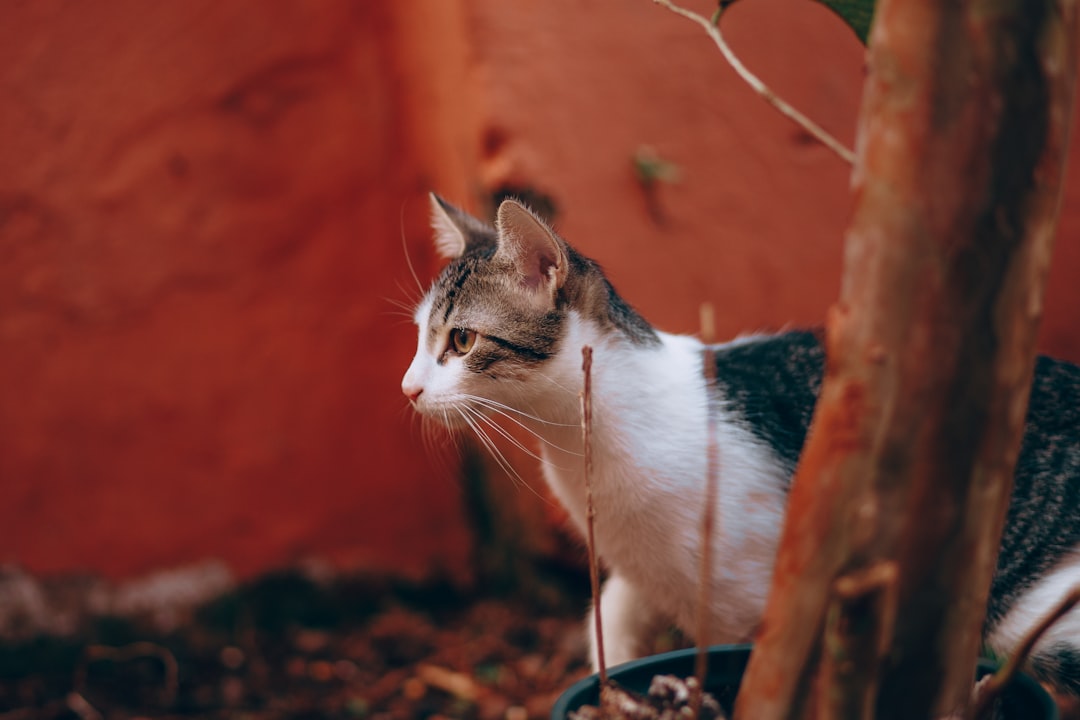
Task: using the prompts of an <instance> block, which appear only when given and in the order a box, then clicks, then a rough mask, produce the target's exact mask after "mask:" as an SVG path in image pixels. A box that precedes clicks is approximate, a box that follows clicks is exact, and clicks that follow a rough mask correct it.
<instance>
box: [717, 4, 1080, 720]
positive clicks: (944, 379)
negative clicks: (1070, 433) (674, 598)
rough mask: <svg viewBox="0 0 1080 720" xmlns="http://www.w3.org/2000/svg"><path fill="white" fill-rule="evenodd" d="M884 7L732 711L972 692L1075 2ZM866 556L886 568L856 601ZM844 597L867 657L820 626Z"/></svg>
mask: <svg viewBox="0 0 1080 720" xmlns="http://www.w3.org/2000/svg"><path fill="white" fill-rule="evenodd" d="M876 12H877V14H876V17H875V21H874V27H873V29H872V31H871V36H870V46H869V48H870V49H869V68H868V72H869V74H868V78H867V82H866V88H865V93H864V99H863V107H862V113H861V117H860V123H859V131H858V138H859V139H858V148H857V149H858V160H857V163H856V168H855V172H854V177H853V187H854V192H855V194H856V201H857V202H856V210H855V214H854V217H853V219H852V222H851V226H850V228H849V230H848V235H847V246H846V255H845V274H844V281H843V287H842V290H841V297H840V300H839V302H838V303H837V304H836V305H835V306H834V308H833V309H832V311H831V312H830V316H829V318H828V320H827V327H826V336H827V339H826V350H827V355H828V362H827V368H826V376H825V381H824V385H823V388H822V392H821V397H820V398H819V401H818V406H817V410H816V415H815V420H814V425H813V428H812V429H811V433H810V437H809V439H808V442H807V446H806V448H805V449H804V453H803V457H802V459H801V462H800V466H799V470H798V473H797V476H796V479H795V483H794V487H793V489H792V492H791V496H790V499H789V506H788V516H787V521H786V524H785V527H784V532H783V536H782V539H781V546H780V551H779V557H778V560H777V565H776V571H775V574H774V578H773V586H772V592H771V594H770V597H769V602H768V607H767V609H766V613H765V618H764V620H763V624H762V628H761V630H760V632H759V636H758V638H757V646H756V648H755V650H754V654H753V656H752V658H751V661H750V665H749V667H748V669H747V673H746V676H745V678H744V681H743V686H742V689H741V691H740V694H739V698H738V706H737V711H736V717H737V718H745V719H746V720H772V719H777V720H778V719H780V718H805V717H813V716H815V713H818V714H821V715H832V716H835V717H864V716H871V713H875V710H876V714H873V715H872V716H873V717H877V718H882V719H884V718H905V719H907V720H910V719H911V718H927V717H937V716H941V715H944V714H945V713H946V712H947V711H952V710H955V709H957V708H959V707H961V706H963V705H965V704H966V702H967V700H968V696H969V694H970V690H971V680H972V673H973V668H974V665H975V660H976V657H977V653H978V650H979V645H980V636H981V628H982V623H983V616H984V611H985V604H986V598H987V594H988V592H989V587H990V581H991V578H992V575H993V572H994V568H995V563H996V558H997V548H998V543H999V541H1000V536H1001V529H1002V523H1003V521H1004V517H1005V512H1006V509H1007V506H1008V501H1009V496H1010V492H1011V488H1012V472H1013V466H1014V463H1015V460H1016V456H1017V452H1018V449H1019V445H1020V439H1021V436H1022V433H1023V423H1024V416H1025V412H1026V408H1027V400H1028V394H1029V391H1030V383H1031V374H1032V368H1033V364H1034V354H1035V338H1036V330H1037V326H1038V321H1039V318H1040V315H1041V310H1042V298H1043V289H1044V285H1045V278H1046V274H1047V269H1048V266H1049V262H1050V253H1051V247H1052V242H1053V235H1054V227H1055V221H1056V215H1057V207H1058V203H1059V198H1060V189H1061V180H1062V170H1063V162H1064V158H1065V147H1066V142H1067V135H1068V127H1069V115H1070V110H1071V105H1072V91H1073V84H1074V83H1073V81H1074V74H1075V45H1076V29H1077V28H1076V10H1075V3H1074V1H1073V0H1003V1H1000V2H989V1H986V2H944V3H943V2H931V1H929V0H880V2H879V3H878V7H877V11H876ZM866 577H875V578H877V579H878V580H876V581H875V582H874V583H873V584H872V586H869V587H867V588H866V589H865V592H866V595H867V598H868V600H867V601H866V602H858V601H857V600H858V593H859V587H860V582H862V579H863V578H866ZM838 584H839V585H838ZM838 588H841V589H842V591H841V592H840V593H839V594H838V592H837V590H838ZM853 593H854V594H853ZM830 608H831V609H830ZM851 608H858V610H857V612H859V613H863V614H865V613H866V612H870V613H871V615H872V616H871V617H870V618H869V621H867V622H865V623H864V624H865V627H867V628H868V630H866V632H870V633H872V634H873V638H872V642H869V643H868V642H867V641H866V638H865V637H863V638H861V639H858V638H856V641H855V642H856V647H857V650H858V653H859V656H860V657H863V658H866V657H867V656H868V655H869V659H868V660H864V661H863V664H862V665H860V666H858V667H853V666H852V665H851V663H850V662H848V661H846V660H845V658H844V657H843V656H842V651H844V650H845V648H844V647H843V646H837V645H836V643H834V642H823V636H824V632H825V628H826V624H827V622H826V618H827V616H828V617H829V618H830V620H829V623H830V626H831V627H834V628H835V622H840V623H845V622H846V623H850V622H854V621H855V620H857V618H855V620H853V619H852V618H851V617H848V616H846V615H845V614H844V613H846V612H848V611H849V610H850V609H851ZM856 634H857V633H856ZM851 636H852V633H851V631H850V628H848V630H847V631H845V630H844V629H843V628H841V630H840V631H838V632H835V633H830V637H835V638H844V637H848V638H850V637H851ZM838 693H839V694H849V693H855V694H857V695H859V696H860V697H868V698H870V700H869V702H861V701H857V702H839V703H837V702H833V701H831V700H830V698H833V699H835V696H836V695H837V694H838ZM837 708H841V710H837ZM819 711H820V712H819Z"/></svg>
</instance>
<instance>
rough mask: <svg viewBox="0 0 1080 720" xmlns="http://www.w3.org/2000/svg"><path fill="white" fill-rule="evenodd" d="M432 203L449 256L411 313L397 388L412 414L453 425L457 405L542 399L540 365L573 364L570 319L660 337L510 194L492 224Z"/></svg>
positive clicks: (608, 331)
mask: <svg viewBox="0 0 1080 720" xmlns="http://www.w3.org/2000/svg"><path fill="white" fill-rule="evenodd" d="M431 206H432V225H433V228H434V230H435V246H436V249H437V250H438V252H439V254H440V255H441V256H443V257H444V258H447V259H449V260H450V262H449V264H448V265H447V266H446V267H445V268H444V269H443V271H442V273H441V274H440V275H439V277H438V279H436V281H435V283H434V284H433V286H432V287H431V289H430V290H429V291H428V292H427V294H426V295H425V296H424V298H423V299H422V300H421V301H420V304H419V306H418V307H417V309H416V312H415V315H414V320H415V322H416V325H417V327H418V330H419V333H418V339H417V349H416V355H415V356H414V357H413V360H412V363H411V364H410V366H409V369H408V371H407V372H406V373H405V377H404V379H403V380H402V383H401V389H402V392H404V393H405V395H406V396H407V397H408V398H409V399H410V400H411V401H412V404H413V406H414V407H415V408H416V409H417V410H419V411H420V412H422V413H424V414H426V415H431V416H434V417H436V418H439V419H440V420H442V421H443V422H444V423H446V424H448V425H452V426H454V425H458V424H459V422H458V421H459V420H460V419H464V418H461V417H460V415H461V412H460V410H459V408H461V407H462V406H464V405H468V406H472V407H474V408H476V407H480V406H484V405H485V403H492V402H493V403H499V404H501V405H503V406H510V407H512V408H515V409H519V410H527V409H535V408H538V407H540V406H542V405H543V404H544V398H545V396H546V395H548V394H550V393H551V392H552V388H553V387H554V385H553V384H552V382H545V381H544V380H543V378H542V377H541V376H544V377H547V378H548V379H549V380H551V379H552V378H551V377H550V375H549V374H548V375H545V369H548V368H550V367H551V366H552V364H553V363H554V362H555V360H556V359H557V358H558V357H559V355H560V353H565V352H570V353H573V354H574V356H576V357H577V358H578V360H577V361H576V362H578V364H580V354H579V353H580V347H574V348H566V347H565V345H566V342H564V341H565V340H566V337H567V334H568V328H569V326H570V324H571V323H575V322H583V323H585V324H587V325H588V326H589V328H590V332H591V333H597V334H600V335H604V336H608V337H611V336H618V338H620V340H622V341H625V342H629V343H633V344H636V345H641V346H650V345H655V344H657V343H658V342H659V340H658V338H657V335H656V332H655V331H654V330H653V328H652V327H651V326H650V325H649V324H648V323H647V322H645V320H643V319H642V318H641V317H640V316H639V315H638V314H637V313H636V312H634V310H633V309H632V308H630V306H629V305H627V304H626V303H625V302H623V300H622V299H621V298H620V297H619V296H618V295H617V294H616V293H615V290H614V289H613V288H612V287H611V285H610V283H608V281H607V279H606V278H605V277H604V275H603V272H602V271H601V270H600V267H599V266H598V265H597V264H596V263H594V262H593V261H591V260H589V259H587V258H585V257H584V256H582V255H581V254H579V253H577V252H576V251H575V250H574V249H573V248H571V247H570V246H569V245H568V244H567V243H566V242H565V241H563V240H562V239H561V238H559V237H558V236H557V235H556V234H555V232H554V231H553V230H552V229H551V228H550V227H548V226H547V225H546V224H545V223H544V222H543V221H542V220H541V219H540V218H538V217H537V216H536V215H535V214H534V213H532V212H531V211H530V210H529V209H528V208H526V207H525V206H524V205H522V204H521V203H519V202H517V201H516V200H505V201H503V203H502V204H501V205H500V206H499V209H498V213H497V216H496V223H495V227H491V226H489V225H487V224H486V223H483V222H482V221H480V220H478V219H476V218H474V217H472V216H470V215H468V214H467V213H465V212H464V211H462V210H460V209H458V208H456V207H454V206H453V205H450V204H449V203H447V202H445V201H444V200H442V199H441V198H439V197H437V196H435V195H432V196H431ZM574 400H575V402H576V398H574ZM487 407H488V408H489V409H490V407H491V406H490V405H487Z"/></svg>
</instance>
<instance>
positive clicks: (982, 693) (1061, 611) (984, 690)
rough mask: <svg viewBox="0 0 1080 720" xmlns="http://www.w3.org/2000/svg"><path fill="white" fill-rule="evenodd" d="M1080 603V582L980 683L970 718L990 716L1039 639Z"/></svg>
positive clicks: (977, 719)
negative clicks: (1000, 664) (1002, 662)
mask: <svg viewBox="0 0 1080 720" xmlns="http://www.w3.org/2000/svg"><path fill="white" fill-rule="evenodd" d="M1077 603H1080V586H1077V587H1074V588H1073V589H1072V590H1071V591H1070V592H1069V594H1068V595H1066V596H1065V597H1064V598H1062V599H1061V602H1059V603H1058V604H1057V606H1056V607H1055V608H1054V609H1053V610H1051V611H1050V612H1049V613H1047V615H1046V617H1044V618H1043V619H1042V620H1040V621H1039V622H1038V624H1036V625H1035V626H1034V627H1033V628H1031V629H1030V630H1028V634H1027V635H1025V636H1024V639H1023V640H1021V641H1020V644H1019V645H1017V646H1016V648H1015V649H1014V650H1013V652H1012V655H1010V656H1009V659H1008V660H1007V661H1005V664H1004V665H1002V666H1001V667H1000V668H998V670H997V672H995V673H994V674H993V675H991V676H990V677H989V678H988V679H986V680H985V681H983V682H980V683H979V685H978V686H977V687H976V692H975V697H973V698H972V703H971V707H970V712H969V713H968V716H967V717H968V718H972V719H974V720H981V718H984V717H990V715H989V710H990V708H991V707H992V706H993V704H994V700H995V699H996V698H997V697H998V695H1000V694H1001V692H1002V691H1003V690H1004V689H1005V688H1006V686H1008V684H1009V683H1010V682H1012V679H1013V677H1015V675H1016V673H1017V672H1019V671H1020V667H1021V666H1022V665H1023V664H1024V663H1025V662H1027V659H1028V656H1029V655H1030V654H1031V651H1032V649H1033V648H1034V647H1035V643H1037V642H1039V638H1041V637H1042V636H1043V634H1044V633H1045V632H1046V631H1047V630H1049V629H1050V626H1051V625H1053V624H1054V623H1056V622H1057V621H1058V620H1060V619H1061V618H1062V616H1064V615H1065V613H1067V612H1069V611H1070V610H1072V609H1073V607H1075V606H1076V604H1077Z"/></svg>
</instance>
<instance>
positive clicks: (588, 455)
mask: <svg viewBox="0 0 1080 720" xmlns="http://www.w3.org/2000/svg"><path fill="white" fill-rule="evenodd" d="M592 353H593V351H592V348H591V347H590V346H588V345H586V346H584V347H583V348H581V371H582V372H583V373H584V374H585V385H584V387H583V388H582V391H581V435H582V440H583V443H584V447H583V452H584V454H585V526H586V533H585V542H586V544H587V546H588V551H589V580H590V582H591V584H592V597H593V621H594V623H595V625H596V664H597V671H598V672H599V673H600V688H601V691H602V690H603V688H604V687H606V686H607V664H606V662H605V661H604V624H603V622H601V618H600V568H599V566H598V564H597V560H596V540H595V538H594V535H593V520H594V518H595V517H596V507H595V506H594V505H593V496H592V474H593V466H592Z"/></svg>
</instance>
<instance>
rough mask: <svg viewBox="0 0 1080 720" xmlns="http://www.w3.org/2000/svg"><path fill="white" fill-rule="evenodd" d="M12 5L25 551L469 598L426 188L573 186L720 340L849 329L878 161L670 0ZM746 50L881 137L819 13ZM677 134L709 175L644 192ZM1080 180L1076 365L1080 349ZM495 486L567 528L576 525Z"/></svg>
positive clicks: (748, 22) (14, 398)
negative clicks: (433, 319)
mask: <svg viewBox="0 0 1080 720" xmlns="http://www.w3.org/2000/svg"><path fill="white" fill-rule="evenodd" d="M699 5H700V7H699V9H701V10H702V11H704V12H708V11H709V8H710V7H711V5H712V4H711V3H706V2H702V3H699ZM2 14H3V22H0V91H2V93H3V97H4V99H5V110H4V112H3V113H0V134H2V136H3V137H4V142H3V144H2V145H0V528H3V530H0V561H14V562H19V563H22V564H24V565H26V566H28V567H29V568H31V569H33V570H38V571H46V572H60V571H70V570H76V569H90V570H96V571H101V572H105V573H107V574H110V575H114V576H123V575H131V574H135V573H139V572H142V571H145V570H148V569H151V568H155V567H162V566H169V565H174V564H178V563H183V562H188V561H192V560H199V559H202V558H205V557H221V558H223V559H225V560H226V561H228V562H229V563H230V564H232V565H233V566H234V567H235V568H236V569H237V570H238V571H239V572H240V573H241V574H249V573H252V572H256V571H259V570H263V569H267V568H272V567H275V566H280V565H283V564H287V563H291V562H294V561H296V560H298V559H301V558H306V557H312V556H316V557H322V558H328V559H330V560H332V561H334V562H335V563H337V564H339V565H342V566H345V567H361V568H372V569H382V570H393V571H398V572H404V573H406V574H410V575H422V574H430V573H432V572H436V571H442V570H445V571H448V572H450V573H451V574H454V575H457V576H467V575H468V574H469V562H470V553H471V547H472V537H471V531H470V528H469V527H468V525H467V520H466V513H465V512H464V510H463V509H462V501H461V497H460V494H461V493H460V490H461V486H460V483H459V481H458V480H457V479H456V477H455V475H456V471H455V467H454V465H453V463H452V462H450V463H447V462H446V458H445V456H439V455H434V454H429V453H427V452H425V450H424V449H423V447H422V444H421V442H420V437H419V432H418V428H417V425H416V423H415V422H414V421H413V419H412V418H411V417H410V415H409V413H408V412H407V410H406V406H405V402H404V401H403V399H402V398H401V397H400V395H399V391H398V383H399V380H400V375H401V373H402V372H403V371H404V368H405V366H406V365H407V363H408V359H409V357H410V356H411V354H412V348H413V346H414V339H413V337H412V333H411V330H410V328H409V327H408V325H407V323H402V322H399V321H400V318H399V317H398V316H395V315H394V314H393V313H394V312H395V310H396V309H395V308H394V306H393V304H392V303H391V300H407V299H409V298H411V297H414V296H415V286H414V285H413V281H412V279H411V277H410V274H409V270H408V268H407V266H406V263H405V253H404V249H403V241H404V242H405V243H407V244H408V246H409V254H410V256H411V257H412V260H413V262H414V264H415V265H416V267H417V271H418V274H419V275H420V276H421V278H422V279H424V280H426V279H427V278H429V277H431V275H432V274H433V273H434V272H436V270H437V262H436V261H435V259H434V257H433V254H432V252H431V250H430V247H429V240H428V234H427V231H426V229H425V222H426V219H425V216H426V206H425V203H424V199H423V193H424V192H425V191H426V190H428V189H437V190H439V191H440V192H441V193H443V194H444V195H445V196H447V197H448V198H450V199H451V200H454V201H456V202H458V203H460V204H463V205H466V206H468V207H470V208H472V209H474V210H476V211H477V212H482V211H483V210H484V209H485V208H487V207H489V205H490V200H491V197H492V194H493V193H495V192H496V191H497V190H499V189H500V188H518V189H529V190H532V191H534V192H537V193H540V194H542V195H544V196H546V197H548V198H550V200H551V201H552V202H553V203H554V207H555V211H556V213H555V224H556V226H557V228H558V229H559V230H560V231H561V232H562V233H563V234H564V236H565V237H567V238H568V239H569V240H570V241H571V242H573V243H574V244H575V245H577V246H578V247H579V248H581V249H582V250H583V251H585V252H586V253H588V254H590V255H592V256H594V257H596V258H597V259H598V260H600V261H601V262H602V263H603V264H604V265H605V267H606V268H607V269H608V272H609V274H610V276H611V277H612V279H613V281H614V282H615V284H616V286H617V287H619V289H620V290H621V291H622V293H623V294H624V295H625V296H626V297H627V298H628V299H629V300H630V301H631V302H633V303H634V304H635V305H637V306H638V307H639V308H640V309H641V310H642V311H643V312H644V314H645V315H646V316H647V317H649V318H650V319H652V320H653V321H654V322H655V323H656V324H658V325H659V326H661V327H663V328H665V329H669V330H676V331H693V330H694V329H695V328H696V324H697V308H698V305H699V303H700V302H702V301H704V300H710V301H712V302H713V303H714V304H715V305H716V307H717V309H718V315H719V317H718V324H719V328H718V329H719V331H720V333H721V334H722V335H732V334H735V333H737V332H739V331H744V330H754V329H760V328H777V327H781V326H784V325H789V324H795V325H801V324H817V323H820V322H821V320H822V317H823V314H824V311H825V309H826V308H827V307H828V305H829V303H830V302H831V301H832V300H833V298H834V297H835V296H836V294H837V292H838V285H839V277H840V269H841V248H842V239H843V232H844V227H845V224H846V220H847V213H848V211H849V199H848V193H847V182H848V174H849V171H848V168H846V167H845V166H844V165H843V164H842V163H841V162H840V161H839V160H837V159H836V158H835V157H834V156H833V155H832V154H830V153H829V152H828V151H827V150H825V149H824V148H822V147H820V146H819V145H817V144H816V143H814V142H812V141H811V140H809V138H808V137H807V136H806V135H805V134H804V133H802V132H801V131H799V130H797V129H795V127H794V126H793V125H791V124H790V123H789V122H788V121H787V120H785V119H784V118H782V117H780V116H778V115H777V114H776V113H775V112H774V111H772V110H771V109H770V108H768V107H767V106H765V105H764V104H763V103H762V102H761V101H760V100H758V99H757V98H756V97H755V96H753V94H752V93H751V92H750V91H749V90H748V89H747V88H746V87H745V85H743V84H742V82H741V81H740V80H738V79H737V78H736V77H735V75H734V74H733V72H732V71H731V70H730V69H728V68H727V67H726V66H725V65H724V63H723V61H722V60H721V58H720V57H719V55H718V53H717V51H716V49H715V48H714V47H713V46H712V44H711V43H710V42H709V40H708V39H707V38H706V37H705V36H704V35H703V34H702V32H701V31H700V29H699V28H697V27H696V26H694V25H692V24H690V23H688V22H687V21H685V20H683V19H681V18H678V17H675V16H672V15H670V14H669V13H667V12H666V11H664V10H663V9H661V8H659V7H657V6H655V5H654V4H653V3H651V2H649V1H648V0H629V1H628V0H608V1H607V2H598V3H581V2H578V1H572V0H550V1H549V2H544V3H506V2H501V1H500V0H450V1H447V0H402V1H401V2H395V3H351V2H346V1H345V0H339V1H336V2H325V3H305V2H301V1H299V0H291V1H286V0H272V1H270V2H265V3H251V4H243V5H241V4H224V5H222V4H220V3H212V2H198V3H196V2H179V1H173V2H163V3H155V4H152V5H147V4H144V3H137V2H133V1H132V2H121V1H120V0H113V1H110V2H105V3H95V4H94V5H93V6H92V7H91V6H89V5H87V6H82V5H75V6H71V5H64V6H61V5H59V4H53V3H32V4H24V5H19V6H13V7H11V8H6V9H5V10H3V11H2ZM725 28H726V31H727V34H728V36H729V39H730V41H731V43H732V45H733V46H734V47H735V48H736V50H737V51H738V52H740V54H741V55H742V56H743V58H744V59H745V61H746V62H747V64H748V65H750V66H751V67H752V68H754V69H755V70H756V71H757V72H758V73H759V74H760V75H761V76H762V77H763V79H765V80H766V81H767V82H769V83H770V84H772V85H773V86H774V88H775V89H776V90H777V91H778V92H780V93H781V94H783V95H784V96H785V97H787V98H788V99H789V100H790V101H792V102H793V103H795V104H796V105H798V106H799V107H801V108H802V109H804V110H805V111H806V112H807V113H808V114H810V115H811V116H812V117H814V118H815V119H817V120H818V121H819V122H820V123H821V124H823V125H824V126H826V127H827V128H829V129H830V130H832V131H833V132H834V133H836V134H837V135H838V136H840V137H841V138H842V139H843V140H845V141H846V142H849V143H850V142H851V141H852V133H853V129H854V126H855V114H856V113H857V111H858V96H859V91H860V83H861V75H862V67H861V63H862V50H861V48H860V47H859V45H858V43H857V42H856V41H855V39H854V38H853V37H852V36H851V34H850V33H849V31H847V30H846V28H844V27H843V26H841V25H840V24H839V23H838V22H836V21H835V20H834V19H833V18H832V17H831V16H829V15H828V14H827V12H826V11H825V10H823V9H822V8H821V7H820V6H819V5H818V4H817V3H812V2H801V3H798V2H791V0H755V2H753V3H739V4H738V5H736V6H735V7H734V9H733V10H732V11H731V12H730V15H729V17H727V18H726V19H725ZM646 145H647V146H651V147H652V148H654V149H655V151H656V152H657V153H658V154H659V155H660V156H661V157H662V158H664V159H665V160H668V161H670V162H672V163H674V164H675V165H677V166H678V168H679V170H680V179H679V182H678V183H677V184H672V185H667V184H663V185H660V186H658V187H657V188H655V191H654V192H651V193H650V192H647V191H646V190H645V189H644V188H643V187H642V186H641V185H640V183H639V182H638V181H637V180H636V178H635V175H634V172H633V169H632V164H631V158H632V157H633V155H634V153H635V152H636V151H638V150H639V148H641V147H642V146H646ZM1070 164H1071V166H1072V167H1073V170H1074V172H1072V176H1073V177H1072V179H1071V182H1070V183H1069V186H1068V187H1069V190H1068V194H1067V197H1066V200H1065V204H1064V209H1063V222H1062V228H1061V233H1060V238H1059V242H1058V250H1057V255H1056V258H1055V265H1054V268H1053V272H1052V275H1051V285H1050V291H1049V297H1048V302H1047V311H1046V321H1045V323H1044V328H1043V347H1044V349H1045V350H1047V351H1050V352H1054V353H1056V354H1059V355H1063V356H1065V357H1068V358H1071V359H1073V360H1080V327H1078V325H1077V323H1076V322H1075V321H1074V320H1073V317H1072V313H1073V308H1074V307H1075V306H1076V302H1075V297H1074V294H1075V293H1074V291H1073V287H1074V286H1075V285H1076V283H1077V276H1078V275H1080V250H1077V245H1076V243H1073V242H1071V241H1070V238H1072V237H1073V236H1075V235H1076V234H1077V233H1078V232H1080V178H1077V177H1076V176H1077V174H1078V173H1077V171H1080V155H1078V153H1077V152H1076V151H1075V150H1074V152H1073V154H1072V159H1071V163H1070ZM515 460H516V462H518V463H519V464H520V465H521V466H531V465H532V461H530V460H529V459H528V458H525V457H523V456H521V455H518V456H516V457H515ZM493 480H494V481H495V482H493V486H494V488H495V490H494V492H496V494H498V493H502V496H501V497H502V500H501V501H500V502H502V503H504V504H505V505H507V506H511V512H513V513H517V517H519V519H520V521H521V522H523V523H528V524H531V525H532V526H534V527H541V530H540V533H539V534H540V535H542V534H543V530H542V526H543V525H544V520H543V517H542V515H543V512H544V507H545V506H543V504H542V503H539V502H538V501H537V500H536V498H535V497H534V496H533V495H531V494H529V493H527V492H522V491H520V490H516V489H514V486H513V484H512V483H510V482H509V480H507V479H506V478H501V477H496V478H494V479H493ZM534 481H535V480H534Z"/></svg>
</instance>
